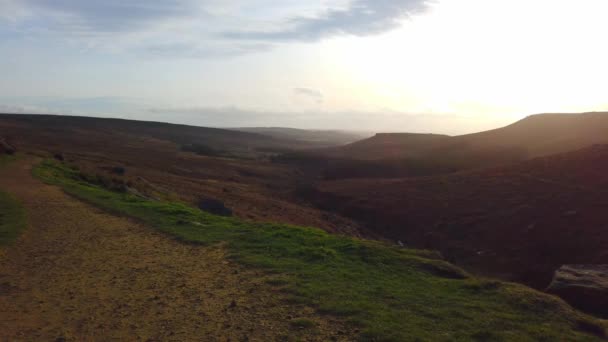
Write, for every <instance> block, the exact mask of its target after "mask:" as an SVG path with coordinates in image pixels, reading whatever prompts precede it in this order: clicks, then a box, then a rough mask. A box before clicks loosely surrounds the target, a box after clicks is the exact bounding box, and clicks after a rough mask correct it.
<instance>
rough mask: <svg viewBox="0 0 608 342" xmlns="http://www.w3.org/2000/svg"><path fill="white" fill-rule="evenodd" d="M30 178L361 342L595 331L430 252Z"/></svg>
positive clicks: (573, 315)
mask: <svg viewBox="0 0 608 342" xmlns="http://www.w3.org/2000/svg"><path fill="white" fill-rule="evenodd" d="M34 173H35V175H37V176H38V177H39V178H41V179H43V180H44V181H46V182H48V183H50V184H55V185H59V186H61V187H62V188H63V189H64V190H65V191H66V192H67V193H69V194H71V195H73V196H76V197H78V198H80V199H82V200H85V201H87V202H89V203H92V204H94V205H97V206H99V207H101V208H104V209H106V210H109V211H112V212H116V213H120V214H123V215H128V216H131V217H134V218H137V219H139V220H142V221H144V222H146V223H147V224H149V225H151V226H153V227H155V228H156V229H158V230H160V231H162V232H165V233H167V234H169V235H171V236H173V237H175V238H177V239H180V240H182V241H187V242H189V243H199V244H202V245H212V244H216V243H224V244H226V245H227V246H228V248H229V251H230V253H231V257H232V258H233V259H234V260H236V261H238V262H240V263H242V264H245V265H248V266H250V267H256V268H261V269H264V270H266V271H267V272H268V274H269V276H268V277H269V279H268V281H267V284H268V285H269V286H275V287H277V289H279V290H280V293H282V294H283V295H284V296H285V299H286V300H289V301H291V302H295V303H304V304H307V305H311V306H313V307H315V308H316V309H317V310H318V311H319V312H320V313H325V314H331V315H337V316H343V317H344V318H345V319H346V320H348V321H349V322H350V323H352V324H353V325H354V326H356V327H357V329H360V331H361V336H360V337H361V339H362V340H369V341H416V340H433V341H476V340H477V341H503V340H504V341H539V340H547V341H557V340H562V341H563V340H568V341H577V340H580V341H588V340H594V339H599V338H600V337H599V336H598V335H602V334H603V331H604V326H603V322H601V321H598V320H595V319H593V318H590V317H588V316H585V315H583V314H581V313H579V312H577V311H575V310H573V309H572V308H570V307H569V306H568V305H567V304H565V303H564V302H563V301H561V300H559V299H557V298H555V297H552V296H549V295H546V294H543V293H540V292H537V291H534V290H531V289H528V288H526V287H524V286H520V285H516V284H511V283H503V282H497V281H489V280H483V279H477V278H474V277H472V276H470V275H468V274H467V273H465V272H464V271H462V270H461V269H459V268H457V267H455V266H453V265H451V264H449V263H447V262H445V261H443V260H441V259H439V258H438V257H437V255H436V254H435V253H433V252H429V251H419V250H409V249H400V248H397V247H393V246H388V245H386V244H383V243H379V242H374V241H367V240H358V239H353V238H348V237H342V236H336V235H331V234H328V233H326V232H324V231H322V230H319V229H315V228H305V227H296V226H290V225H285V224H273V223H253V222H246V221H243V220H240V219H237V218H227V217H220V216H214V215H210V214H207V213H204V212H201V211H199V210H197V209H195V208H192V207H189V206H187V205H185V204H182V203H176V202H162V201H148V200H145V199H142V198H138V197H135V196H132V195H129V194H127V193H120V192H112V191H109V190H107V189H105V188H103V187H102V186H100V185H95V184H91V183H88V182H86V181H85V180H83V179H82V177H80V176H79V174H78V172H77V171H75V170H72V169H70V168H69V167H67V166H66V165H64V164H61V163H58V162H56V161H45V162H43V163H42V164H41V165H39V166H38V167H37V168H36V169H35V170H34ZM294 324H295V325H310V324H308V323H307V324H304V322H303V321H302V322H300V321H298V322H295V323H294ZM590 327H592V328H593V329H591V328H590Z"/></svg>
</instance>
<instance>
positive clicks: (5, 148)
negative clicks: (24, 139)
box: [0, 138, 17, 154]
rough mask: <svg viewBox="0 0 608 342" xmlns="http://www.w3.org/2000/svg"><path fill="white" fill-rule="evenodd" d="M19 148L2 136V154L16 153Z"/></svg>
mask: <svg viewBox="0 0 608 342" xmlns="http://www.w3.org/2000/svg"><path fill="white" fill-rule="evenodd" d="M15 152H17V149H16V148H15V147H14V146H13V145H11V144H9V143H8V142H7V141H6V140H4V139H2V138H0V154H15Z"/></svg>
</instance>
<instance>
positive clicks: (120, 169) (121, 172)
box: [112, 166, 127, 176]
mask: <svg viewBox="0 0 608 342" xmlns="http://www.w3.org/2000/svg"><path fill="white" fill-rule="evenodd" d="M126 172H127V169H126V168H124V167H123V166H115V167H113V168H112V173H113V174H115V175H119V176H123V175H124V174H125V173H126Z"/></svg>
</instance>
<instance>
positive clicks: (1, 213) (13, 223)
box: [0, 156, 25, 247]
mask: <svg viewBox="0 0 608 342" xmlns="http://www.w3.org/2000/svg"><path fill="white" fill-rule="evenodd" d="M14 159H15V157H13V156H0V167H3V166H5V165H6V164H8V163H9V162H11V161H13V160H14ZM24 228H25V211H24V210H23V208H22V207H21V205H20V204H19V202H17V200H16V199H15V198H13V197H12V196H11V195H9V194H7V193H4V192H1V191H0V247H1V246H6V245H8V244H10V243H11V242H13V241H14V240H15V239H16V238H17V237H18V236H19V233H20V232H21V231H22V230H23V229H24Z"/></svg>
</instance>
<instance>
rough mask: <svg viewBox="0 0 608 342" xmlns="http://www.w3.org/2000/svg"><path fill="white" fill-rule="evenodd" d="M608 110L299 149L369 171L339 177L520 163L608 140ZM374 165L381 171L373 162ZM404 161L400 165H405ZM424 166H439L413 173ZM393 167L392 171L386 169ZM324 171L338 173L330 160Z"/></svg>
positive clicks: (317, 157) (303, 154) (300, 155)
mask: <svg viewBox="0 0 608 342" xmlns="http://www.w3.org/2000/svg"><path fill="white" fill-rule="evenodd" d="M606 132H608V113H583V114H539V115H533V116H530V117H527V118H525V119H523V120H520V121H518V122H516V123H514V124H512V125H509V126H506V127H503V128H498V129H495V130H490V131H485V132H480V133H474V134H468V135H461V136H454V137H449V136H445V135H435V134H410V133H392V134H377V135H376V136H374V137H372V138H369V139H366V140H362V141H358V142H355V143H352V144H349V145H346V146H340V147H333V148H327V149H318V150H314V151H304V152H296V153H294V155H295V156H297V158H295V157H292V159H298V158H300V159H305V160H308V161H309V162H310V161H315V160H316V161H317V162H318V161H319V160H339V161H342V163H344V162H343V161H345V160H348V161H350V162H349V163H350V165H351V166H352V167H351V168H356V167H359V166H357V165H361V167H363V168H367V169H370V171H369V172H357V173H354V172H347V171H346V170H345V171H343V172H339V175H338V176H339V177H331V178H364V177H375V178H381V177H399V176H401V177H406V176H413V175H414V176H418V175H432V174H436V173H437V171H438V170H439V171H442V172H443V173H450V172H454V171H457V170H466V169H474V168H482V167H492V166H498V165H506V164H509V163H514V162H519V161H523V160H527V159H530V158H534V157H540V156H546V155H550V154H554V153H561V152H567V151H571V150H576V149H580V148H584V147H587V146H589V145H592V144H601V143H608V134H606ZM370 162H371V164H373V165H374V166H373V168H374V169H375V170H373V171H372V170H371V169H372V168H371V167H369V166H367V165H369V164H370ZM399 165H400V166H399ZM419 165H422V166H425V165H426V166H428V165H435V166H440V167H435V168H431V171H432V172H429V173H426V174H424V173H422V174H420V173H419V172H412V170H415V169H416V168H417V167H418V166H419ZM382 169H387V170H388V171H387V172H383V171H381V170H382ZM322 172H329V173H332V174H336V173H337V172H335V170H332V164H329V167H327V168H326V169H325V170H324V171H322Z"/></svg>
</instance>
